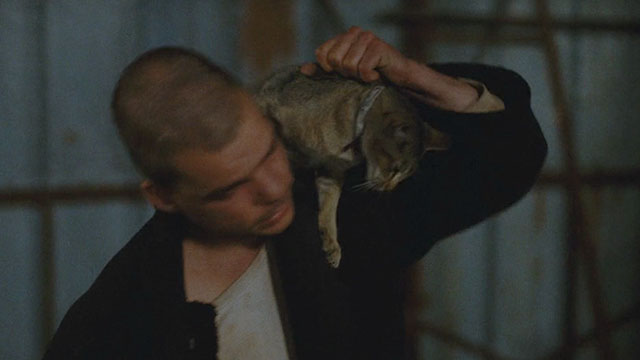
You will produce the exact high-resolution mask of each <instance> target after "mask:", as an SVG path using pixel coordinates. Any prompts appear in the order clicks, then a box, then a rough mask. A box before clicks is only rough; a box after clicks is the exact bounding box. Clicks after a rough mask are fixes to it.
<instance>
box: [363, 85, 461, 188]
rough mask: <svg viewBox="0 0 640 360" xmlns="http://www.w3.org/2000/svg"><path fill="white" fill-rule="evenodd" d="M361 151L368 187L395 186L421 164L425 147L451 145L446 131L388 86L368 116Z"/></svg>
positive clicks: (440, 147)
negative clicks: (420, 114)
mask: <svg viewBox="0 0 640 360" xmlns="http://www.w3.org/2000/svg"><path fill="white" fill-rule="evenodd" d="M365 124H366V125H365V128H364V133H363V135H362V143H361V146H362V153H363V155H364V157H365V159H366V163H367V175H366V183H365V184H366V186H365V187H366V188H370V189H373V190H378V191H390V190H393V189H394V188H395V187H396V186H397V185H398V184H399V183H400V182H401V181H403V180H404V179H406V178H407V177H409V176H410V175H411V174H413V173H414V172H415V171H416V169H417V168H418V163H419V161H420V158H421V157H422V155H423V154H424V153H425V152H426V151H438V150H445V149H447V148H448V147H449V138H448V136H447V135H445V134H443V133H441V132H439V131H437V130H435V129H433V128H431V127H430V126H428V125H427V124H426V123H425V122H424V121H423V120H422V119H421V118H420V117H419V116H418V114H417V112H416V110H415V108H414V107H413V105H412V104H411V103H410V102H409V101H408V100H407V99H406V98H405V97H403V96H402V95H400V94H399V93H398V92H397V91H396V90H394V89H392V88H385V90H384V91H382V93H381V94H380V96H379V97H378V99H377V100H376V103H375V104H374V105H373V107H372V108H371V110H370V111H369V113H368V114H367V116H366V118H365Z"/></svg>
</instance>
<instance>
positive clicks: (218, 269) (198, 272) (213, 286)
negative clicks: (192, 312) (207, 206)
mask: <svg viewBox="0 0 640 360" xmlns="http://www.w3.org/2000/svg"><path fill="white" fill-rule="evenodd" d="M229 240H231V239H225V241H203V240H202V239H196V238H185V239H184V240H183V241H182V256H183V264H184V287H185V295H186V298H187V301H198V302H203V303H211V302H212V301H213V300H214V299H215V298H217V297H218V296H220V294H222V293H223V292H224V291H225V290H226V289H227V288H229V286H231V284H233V283H234V282H235V281H236V280H237V279H238V278H240V276H242V274H244V272H245V271H246V270H247V268H249V266H250V265H251V263H252V262H253V260H254V259H255V258H256V256H257V255H258V253H259V251H260V249H261V247H262V245H263V243H264V240H263V239H260V238H255V237H254V238H242V239H235V240H237V241H229Z"/></svg>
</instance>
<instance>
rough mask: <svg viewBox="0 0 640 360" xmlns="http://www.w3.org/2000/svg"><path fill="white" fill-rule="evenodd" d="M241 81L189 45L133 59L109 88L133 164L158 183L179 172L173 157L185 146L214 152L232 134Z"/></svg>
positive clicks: (175, 177) (168, 182) (164, 183)
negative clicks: (175, 167) (111, 89)
mask: <svg viewBox="0 0 640 360" xmlns="http://www.w3.org/2000/svg"><path fill="white" fill-rule="evenodd" d="M242 93H243V90H242V88H241V86H240V85H239V84H238V83H237V82H236V81H235V80H234V79H233V78H232V77H231V76H230V75H229V74H228V73H226V72H225V71H224V70H222V69H221V68H219V67H218V66H216V65H214V64H213V63H211V62H210V61H209V60H208V59H207V58H205V57H204V56H203V55H201V54H198V53H196V52H194V51H192V50H188V49H183V48H177V47H163V48H157V49H153V50H150V51H148V52H146V53H144V54H142V55H141V56H140V57H138V58H137V59H135V60H134V61H133V62H132V63H131V64H130V65H129V66H127V67H126V68H125V70H124V71H123V73H122V75H121V77H120V80H119V81H118V84H117V85H116V88H115V90H114V93H113V99H112V110H113V115H114V120H115V123H116V126H117V127H118V131H119V132H120V135H121V136H122V139H123V141H124V143H125V145H126V147H127V149H128V150H129V153H130V154H131V157H132V159H133V161H134V163H135V164H136V165H137V166H138V168H139V169H140V170H141V171H142V173H143V174H144V175H145V176H146V177H148V178H149V179H151V180H152V181H154V182H155V183H157V184H158V185H162V186H166V187H172V186H173V185H175V182H176V181H177V180H178V177H179V174H178V173H177V172H176V171H175V169H174V167H173V166H172V163H171V160H172V158H173V156H174V155H175V154H176V153H178V152H180V151H184V150H189V149H200V150H206V151H218V150H220V149H221V148H223V147H224V146H225V145H227V144H228V143H229V142H230V141H231V140H233V138H234V137H235V133H236V132H237V129H238V127H239V123H240V122H241V121H242V120H241V117H240V103H241V102H240V97H241V96H240V95H241V94H242Z"/></svg>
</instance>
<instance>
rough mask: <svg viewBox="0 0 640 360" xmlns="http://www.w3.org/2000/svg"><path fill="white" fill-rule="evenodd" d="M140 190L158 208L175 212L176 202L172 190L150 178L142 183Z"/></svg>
mask: <svg viewBox="0 0 640 360" xmlns="http://www.w3.org/2000/svg"><path fill="white" fill-rule="evenodd" d="M140 191H142V195H143V196H144V197H145V198H146V199H147V201H148V202H149V203H150V204H151V205H152V206H153V207H154V208H156V209H157V210H161V211H164V212H169V213H171V212H175V211H176V204H175V203H174V202H173V198H172V196H171V191H170V190H169V189H167V188H165V187H163V186H160V185H158V184H156V183H154V182H153V181H151V180H149V179H145V180H144V181H142V183H140Z"/></svg>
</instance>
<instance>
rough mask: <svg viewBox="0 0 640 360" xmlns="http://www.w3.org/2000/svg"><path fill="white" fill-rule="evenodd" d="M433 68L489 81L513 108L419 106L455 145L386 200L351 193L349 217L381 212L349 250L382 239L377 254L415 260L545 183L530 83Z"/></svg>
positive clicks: (491, 72)
mask: <svg viewBox="0 0 640 360" xmlns="http://www.w3.org/2000/svg"><path fill="white" fill-rule="evenodd" d="M432 67H433V68H434V69H436V70H438V71H440V72H442V73H445V74H448V75H450V76H455V77H462V78H467V79H473V80H476V81H479V82H481V83H483V84H485V86H486V87H487V89H488V90H489V91H490V92H491V93H493V94H495V95H496V96H497V97H499V98H500V99H501V100H502V101H503V102H504V104H505V109H504V110H502V111H496V112H489V113H454V112H450V111H443V110H439V109H435V108H432V107H429V106H427V105H425V104H422V103H416V106H417V107H418V111H419V113H420V114H421V116H422V118H423V119H424V120H425V121H427V122H428V123H429V124H430V125H431V126H433V127H435V128H437V129H439V130H441V131H443V132H445V133H447V134H449V135H450V136H451V139H452V144H451V147H450V148H449V150H446V151H441V152H429V153H427V154H426V155H425V156H424V157H423V159H422V160H421V163H420V168H419V170H418V171H417V172H416V173H415V174H414V175H412V176H411V177H410V178H408V179H407V180H405V181H404V182H402V183H401V184H399V185H398V187H397V188H396V189H395V190H394V191H393V192H392V193H390V194H389V195H382V196H379V197H378V198H379V199H378V200H363V197H361V196H359V195H349V194H346V196H345V202H344V210H345V212H352V211H357V210H354V206H355V207H363V206H364V207H368V208H375V215H373V213H372V212H369V214H370V215H371V216H369V217H368V218H369V219H370V220H369V223H368V226H366V227H364V228H372V229H375V230H374V231H371V232H369V233H368V234H367V235H365V236H364V237H366V238H367V239H363V238H362V237H361V238H358V237H357V236H353V235H352V236H350V239H349V241H352V243H351V244H348V245H346V247H347V248H348V249H345V252H346V251H352V252H355V251H356V250H355V249H362V248H364V247H367V242H369V241H370V240H371V239H372V238H374V237H376V236H378V237H379V238H383V239H381V240H379V241H378V243H379V244H381V246H380V248H381V249H382V250H377V251H380V253H378V254H377V255H375V254H371V255H372V256H375V257H376V258H380V257H381V256H382V257H385V254H386V255H387V256H386V258H393V262H396V261H399V262H400V263H401V264H408V263H411V262H413V261H416V260H418V259H420V258H421V257H422V256H424V254H426V252H427V251H428V250H429V249H430V248H431V247H432V246H433V245H434V244H435V243H436V242H437V241H438V240H440V239H442V238H445V237H447V236H449V235H452V234H454V233H456V232H459V231H461V230H463V229H466V228H468V227H470V226H472V225H474V224H477V223H478V222H480V221H482V220H483V219H486V218H487V217H489V216H491V215H493V214H495V213H497V212H499V211H501V210H503V209H505V208H507V207H508V206H510V205H512V204H513V203H515V202H516V201H517V200H519V199H520V198H521V197H522V196H523V195H524V194H526V193H527V192H528V191H529V189H530V188H531V187H532V185H533V183H534V182H535V180H536V178H537V175H538V173H539V171H540V169H541V167H542V164H543V162H544V159H545V157H546V154H547V144H546V142H545V139H544V137H543V135H542V132H541V130H540V127H539V125H538V123H537V121H536V119H535V117H534V115H533V113H532V111H531V106H530V96H531V94H530V89H529V86H528V85H527V83H526V82H525V81H524V79H522V78H521V77H520V76H519V75H517V74H516V73H514V72H512V71H510V70H506V69H503V68H498V67H491V66H486V65H479V64H442V65H432ZM347 192H348V191H347ZM351 200H355V201H353V202H351ZM341 201H342V199H341ZM367 201H368V203H366V202H367ZM358 203H359V204H358ZM356 204H357V205H356ZM376 204H382V206H376ZM342 205H343V204H342V202H341V206H342ZM341 210H342V209H341ZM366 211H369V210H366ZM343 219H344V220H343V222H344V221H351V220H353V219H354V218H353V217H351V218H349V217H348V216H345V217H344V218H343ZM374 219H375V220H374ZM340 220H341V219H340V218H339V221H340ZM361 221H362V220H361ZM381 223H383V225H382V224H381ZM339 224H340V222H339ZM339 227H340V225H339ZM340 230H342V229H340ZM340 230H339V231H340ZM346 233H349V231H348V230H347V231H346ZM339 237H340V236H339ZM378 243H377V244H378ZM367 251H370V252H371V251H373V250H367ZM345 259H346V255H345Z"/></svg>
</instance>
